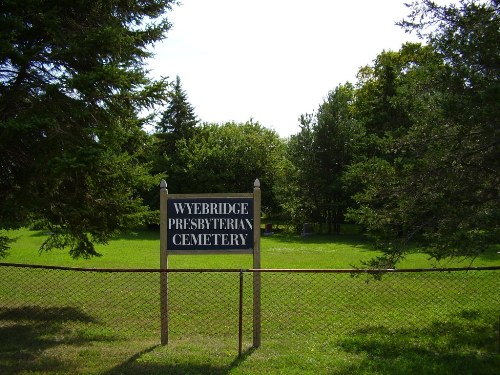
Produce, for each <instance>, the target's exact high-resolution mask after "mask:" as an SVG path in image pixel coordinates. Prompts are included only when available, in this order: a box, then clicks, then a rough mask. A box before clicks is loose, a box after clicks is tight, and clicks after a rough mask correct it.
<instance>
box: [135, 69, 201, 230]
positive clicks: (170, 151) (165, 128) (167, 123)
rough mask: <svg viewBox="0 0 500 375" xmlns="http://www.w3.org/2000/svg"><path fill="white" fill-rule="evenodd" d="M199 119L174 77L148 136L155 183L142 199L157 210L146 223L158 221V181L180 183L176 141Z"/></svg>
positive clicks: (183, 138)
mask: <svg viewBox="0 0 500 375" xmlns="http://www.w3.org/2000/svg"><path fill="white" fill-rule="evenodd" d="M197 124H198V119H197V118H196V115H195V113H194V108H193V106H192V105H191V104H190V103H189V101H188V96H187V93H186V91H184V89H183V88H182V84H181V79H180V77H179V76H177V77H176V80H175V83H174V85H173V88H172V91H171V92H169V94H168V104H167V107H166V109H165V111H164V112H163V114H162V116H161V119H160V121H159V122H158V123H157V124H156V125H155V133H154V134H153V136H152V137H151V138H152V140H151V142H152V144H151V147H150V148H149V149H148V150H149V152H148V156H149V161H150V162H151V163H152V174H153V175H155V178H156V184H154V185H153V186H154V188H153V189H150V190H149V191H148V192H147V193H146V194H145V195H144V197H145V199H144V200H145V202H147V203H148V205H149V207H150V208H151V209H152V210H155V211H156V214H155V215H154V218H153V217H152V218H151V219H150V220H148V222H149V223H152V222H156V223H158V222H159V217H158V213H159V209H160V207H159V198H158V182H159V181H160V180H161V179H165V180H168V181H169V183H170V184H171V185H173V186H176V185H179V184H181V183H182V178H183V170H184V169H185V168H184V164H183V163H184V162H183V160H182V159H181V157H180V155H179V150H178V147H177V145H178V143H179V142H185V141H187V140H189V139H191V138H192V137H193V136H194V134H195V132H196V130H197V128H196V125H197Z"/></svg>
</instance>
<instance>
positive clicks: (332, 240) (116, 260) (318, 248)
mask: <svg viewBox="0 0 500 375" xmlns="http://www.w3.org/2000/svg"><path fill="white" fill-rule="evenodd" d="M15 234H16V235H17V236H18V237H19V238H18V241H17V242H16V243H14V246H13V248H12V250H11V254H10V255H9V256H8V257H7V258H6V259H4V260H3V261H7V262H11V263H27V264H28V263H29V264H46V265H61V266H71V267H91V268H158V266H159V254H158V247H159V237H158V234H157V233H155V232H150V231H138V232H135V233H128V234H124V235H122V236H120V237H119V238H117V239H116V240H114V241H112V242H111V243H110V244H109V245H108V246H103V247H99V251H100V252H101V253H102V254H103V256H102V257H100V258H94V259H89V260H85V259H80V260H73V259H71V258H70V257H69V256H68V255H67V252H64V251H53V252H50V253H43V254H40V255H39V254H38V252H37V250H36V249H37V248H38V247H39V246H40V244H41V243H42V242H43V240H44V238H45V235H44V233H43V232H30V231H27V230H20V231H17V232H16V233H15ZM496 251H497V249H492V250H491V251H490V252H489V253H487V254H485V255H484V256H482V257H480V258H478V259H477V260H476V261H475V262H474V263H473V266H481V265H484V266H492V265H500V255H498V254H497V253H496ZM375 255H377V253H376V252H375V251H373V249H372V248H371V247H370V245H369V244H368V243H367V242H366V241H365V240H364V239H363V237H362V236H359V235H356V234H346V235H341V236H327V235H318V236H312V237H306V238H302V237H300V236H293V235H285V234H279V235H275V236H273V237H263V238H262V266H263V267H264V268H350V267H351V266H352V265H359V264H360V262H361V261H363V260H368V259H370V258H371V257H373V256H375ZM169 265H170V267H172V268H251V256H250V255H230V256H223V255H211V256H171V257H170V258H169ZM433 265H435V264H434V263H432V262H431V261H429V260H428V259H427V257H426V256H425V255H422V254H412V255H411V256H409V257H408V259H406V260H405V261H404V263H403V264H402V265H401V267H406V268H417V267H432V266H433ZM464 265H469V262H468V261H464V260H462V261H460V262H455V263H450V262H443V263H441V264H439V266H464ZM0 272H1V273H2V277H1V278H0V373H2V374H28V373H29V374H54V373H61V374H69V373H86V374H210V373H212V374H259V373H266V374H268V373H269V374H313V373H314V374H326V373H328V374H374V373H377V374H410V373H412V374H413V373H422V374H427V373H429V374H431V373H432V374H455V373H461V374H495V373H497V371H498V368H500V355H499V354H496V352H497V349H498V339H499V332H498V323H499V322H498V319H499V315H500V300H499V297H498V290H500V272H499V271H483V272H453V273H448V272H444V273H424V274H423V273H416V274H413V273H408V274H389V275H386V276H384V277H383V279H382V281H375V280H373V279H370V278H369V277H367V276H366V275H364V276H360V277H354V278H353V277H351V276H350V275H349V274H288V273H279V274H263V275H262V285H263V291H262V312H263V325H262V328H263V338H262V346H261V347H260V348H258V349H255V350H254V349H252V348H251V344H252V343H251V334H252V327H251V307H250V306H251V298H252V295H251V285H252V275H251V274H245V275H244V285H245V294H244V301H245V303H244V306H245V310H244V343H243V344H244V345H243V348H244V353H243V357H241V358H238V357H237V318H236V317H237V299H238V274H237V273H235V274H221V273H211V274H206V273H190V274H186V273H176V274H171V275H170V284H169V285H170V303H171V309H172V310H171V322H170V323H171V332H170V338H171V339H170V343H169V345H167V346H160V345H158V343H159V301H158V300H159V298H158V284H159V275H158V274H156V273H148V274H144V273H94V272H90V273H89V272H72V271H55V270H43V269H24V268H12V267H0Z"/></svg>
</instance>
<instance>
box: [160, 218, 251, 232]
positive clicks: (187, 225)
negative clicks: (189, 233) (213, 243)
mask: <svg viewBox="0 0 500 375" xmlns="http://www.w3.org/2000/svg"><path fill="white" fill-rule="evenodd" d="M252 228H253V226H252V221H251V220H250V219H237V218H213V217H211V218H188V219H182V218H169V219H168V229H169V230H172V229H173V230H203V231H205V230H206V231H209V230H237V231H246V230H252Z"/></svg>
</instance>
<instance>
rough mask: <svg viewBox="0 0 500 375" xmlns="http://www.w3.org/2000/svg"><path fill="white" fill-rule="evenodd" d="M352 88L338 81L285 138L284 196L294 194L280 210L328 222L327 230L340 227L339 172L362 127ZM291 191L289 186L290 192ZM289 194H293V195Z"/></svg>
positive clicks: (343, 200) (345, 199)
mask: <svg viewBox="0 0 500 375" xmlns="http://www.w3.org/2000/svg"><path fill="white" fill-rule="evenodd" d="M354 101H355V88H354V86H352V85H351V84H349V83H347V84H345V85H341V86H338V87H337V88H336V89H335V90H333V91H331V92H330V93H329V94H328V97H327V98H326V99H325V101H324V102H323V103H322V104H321V105H320V107H319V109H318V112H317V113H316V114H313V115H303V116H302V117H301V131H300V132H299V133H298V134H297V135H294V136H292V137H291V139H290V140H289V142H288V157H289V158H290V162H291V165H290V166H289V169H288V171H289V172H291V173H289V175H290V177H291V178H292V180H291V181H289V182H288V190H290V192H289V194H288V196H289V197H290V196H292V195H295V196H298V197H297V198H295V199H296V200H295V201H293V202H288V203H287V206H284V209H285V210H287V211H288V212H289V214H290V216H291V217H292V218H293V220H294V221H295V222H296V223H297V224H300V222H304V221H313V222H317V223H327V225H328V232H329V233H331V232H335V233H339V232H340V223H341V222H343V220H344V213H345V210H346V208H347V206H348V204H349V201H350V200H349V195H348V194H346V192H345V190H344V188H343V186H342V180H341V177H342V174H343V173H344V170H345V168H346V167H347V165H349V164H350V162H351V159H352V157H353V150H354V147H355V144H356V143H359V142H360V136H361V134H362V129H361V128H360V127H359V125H358V122H357V120H356V118H355V112H354V108H355V107H354ZM291 190H293V191H291ZM292 199H293V198H292Z"/></svg>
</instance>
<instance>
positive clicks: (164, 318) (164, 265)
mask: <svg viewBox="0 0 500 375" xmlns="http://www.w3.org/2000/svg"><path fill="white" fill-rule="evenodd" d="M167 199H168V190H167V182H166V181H165V180H161V182H160V269H161V270H167V269H168V253H167V223H168V220H167ZM160 319H161V344H162V345H167V344H168V272H161V273H160Z"/></svg>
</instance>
